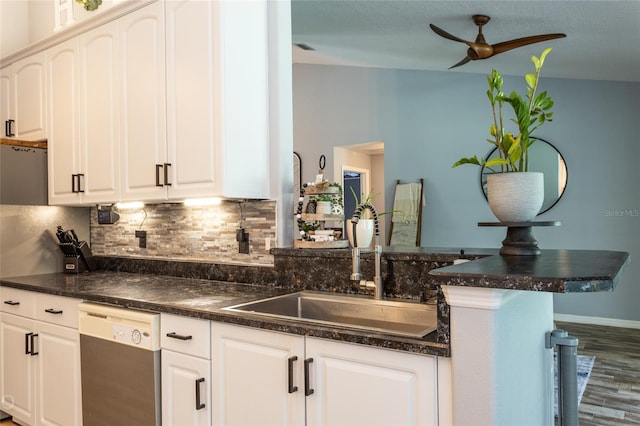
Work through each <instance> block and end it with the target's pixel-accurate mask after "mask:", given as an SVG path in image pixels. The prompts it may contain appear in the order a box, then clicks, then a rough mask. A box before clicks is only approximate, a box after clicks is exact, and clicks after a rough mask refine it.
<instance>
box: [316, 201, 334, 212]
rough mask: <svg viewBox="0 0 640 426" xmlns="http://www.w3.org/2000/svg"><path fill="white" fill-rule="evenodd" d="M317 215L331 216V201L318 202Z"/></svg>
mask: <svg viewBox="0 0 640 426" xmlns="http://www.w3.org/2000/svg"><path fill="white" fill-rule="evenodd" d="M316 213H317V214H331V201H318V203H317V204H316Z"/></svg>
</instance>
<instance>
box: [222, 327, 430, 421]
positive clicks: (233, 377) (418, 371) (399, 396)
mask: <svg viewBox="0 0 640 426" xmlns="http://www.w3.org/2000/svg"><path fill="white" fill-rule="evenodd" d="M211 335H212V349H213V352H212V374H213V378H214V383H215V385H214V388H213V392H212V399H213V402H214V404H215V407H214V410H213V413H214V415H213V424H214V425H237V424H242V425H264V424H281V425H285V424H289V425H300V424H306V425H347V424H348V425H352V426H355V425H373V424H376V425H398V424H406V425H435V424H438V409H437V407H438V398H437V359H436V358H435V357H431V356H425V355H417V354H409V353H403V352H397V351H391V350H387V349H380V348H373V347H366V346H361V345H355V344H350V343H342V342H336V341H330V340H325V339H317V338H311V337H303V336H295V335H288V334H282V333H276V332H271V331H265V330H258V329H250V328H245V327H240V326H233V325H228V324H217V323H214V324H213V325H212V329H211Z"/></svg>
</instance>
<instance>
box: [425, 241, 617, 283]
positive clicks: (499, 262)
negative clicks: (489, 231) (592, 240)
mask: <svg viewBox="0 0 640 426" xmlns="http://www.w3.org/2000/svg"><path fill="white" fill-rule="evenodd" d="M628 262H629V253H625V252H619V251H604V250H542V254H540V255H539V256H488V257H484V258H481V259H478V260H474V261H473V262H466V263H461V264H459V265H453V266H447V267H444V268H439V269H434V270H431V271H429V274H430V275H433V276H434V277H435V278H436V279H438V281H439V282H440V284H441V285H445V284H446V285H455V286H469V287H487V288H502V289H509V290H529V291H548V292H555V293H583V292H601V291H613V289H614V288H615V287H616V285H617V283H618V279H619V277H620V275H621V272H622V270H623V268H624V266H625V265H626V264H627V263H628Z"/></svg>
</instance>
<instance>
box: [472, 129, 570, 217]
mask: <svg viewBox="0 0 640 426" xmlns="http://www.w3.org/2000/svg"><path fill="white" fill-rule="evenodd" d="M531 139H535V140H536V141H538V142H544V143H546V144H547V145H549V146H550V147H551V148H553V149H554V150H555V151H556V152H557V153H558V155H559V156H560V158H561V159H562V163H563V164H564V170H565V175H566V179H565V184H564V189H563V190H562V193H561V194H560V195H559V196H558V198H556V200H555V201H554V202H553V203H551V205H550V206H549V207H547V208H546V209H544V210H540V213H538V214H537V215H536V216H540V215H541V214H543V213H546V212H548V211H549V210H551V209H552V208H553V207H554V206H555V205H556V204H558V201H560V199H561V198H562V196H563V195H564V193H565V192H566V191H567V185H569V167H567V161H566V160H565V158H564V156H563V155H562V153H561V152H560V151H559V150H558V148H556V146H555V145H554V144H552V143H551V142H549V141H547V140H546V139H542V138H539V137H535V136H531ZM497 149H498V148H497V147H495V148H493V149H491V151H489V153H488V154H487V155H486V156H485V158H484V159H485V161H486V160H487V159H489V158H490V157H491V155H493V153H495V152H496V151H497ZM484 169H485V167H484V166H482V168H481V169H480V191H481V192H482V195H484V199H485V200H487V202H489V199H488V198H487V193H486V192H485V190H484V185H483V181H482V176H483V172H484Z"/></svg>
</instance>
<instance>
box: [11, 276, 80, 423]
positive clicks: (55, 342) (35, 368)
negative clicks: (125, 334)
mask: <svg viewBox="0 0 640 426" xmlns="http://www.w3.org/2000/svg"><path fill="white" fill-rule="evenodd" d="M2 301H3V305H2V313H1V314H0V335H1V336H2V337H1V340H2V342H3V344H2V352H0V371H1V372H2V376H1V377H2V379H1V380H0V393H1V396H2V410H3V411H6V412H7V413H9V414H11V415H12V416H14V418H15V419H16V420H17V421H19V422H20V423H21V424H27V425H63V426H66V425H80V424H82V399H81V398H82V396H81V385H80V383H81V382H80V339H79V334H78V330H77V317H78V311H77V304H78V303H79V300H76V299H71V298H65V297H59V296H52V295H45V294H34V293H31V292H26V291H22V290H15V289H4V291H3V293H2ZM7 302H10V304H7ZM16 303H17V304H16ZM73 325H75V328H73Z"/></svg>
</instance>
